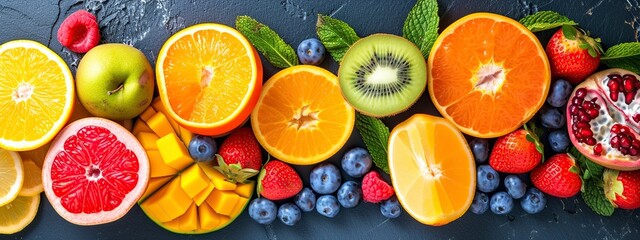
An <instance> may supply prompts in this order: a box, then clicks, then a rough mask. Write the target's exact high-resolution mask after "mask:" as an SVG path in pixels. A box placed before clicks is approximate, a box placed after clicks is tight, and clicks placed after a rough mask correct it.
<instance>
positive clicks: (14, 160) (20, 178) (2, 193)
mask: <svg viewBox="0 0 640 240" xmlns="http://www.w3.org/2000/svg"><path fill="white" fill-rule="evenodd" d="M23 182H24V170H23V169H22V159H21V158H20V155H18V153H16V152H13V151H8V150H4V149H2V148H0V206H4V205H5V204H7V203H9V202H11V201H13V199H15V198H16V197H17V196H18V193H19V192H20V189H21V188H22V183H23Z"/></svg>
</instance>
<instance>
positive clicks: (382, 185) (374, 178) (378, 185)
mask: <svg viewBox="0 0 640 240" xmlns="http://www.w3.org/2000/svg"><path fill="white" fill-rule="evenodd" d="M393 193H394V192H393V188H392V187H391V186H389V184H388V183H387V182H385V181H384V180H382V178H381V177H380V173H378V172H376V171H371V172H369V173H367V174H366V175H364V178H362V199H364V200H365V201H367V202H370V203H378V202H381V201H384V200H387V199H389V198H391V196H393Z"/></svg>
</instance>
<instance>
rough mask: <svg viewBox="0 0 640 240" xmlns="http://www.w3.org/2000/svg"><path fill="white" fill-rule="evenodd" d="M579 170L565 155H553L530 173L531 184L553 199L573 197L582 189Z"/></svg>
mask: <svg viewBox="0 0 640 240" xmlns="http://www.w3.org/2000/svg"><path fill="white" fill-rule="evenodd" d="M579 172H580V171H579V168H578V166H577V165H576V161H575V159H574V158H573V157H572V156H571V155H569V154H567V153H558V154H556V155H553V156H552V157H551V158H549V159H548V160H547V161H545V162H544V163H542V164H541V165H539V166H537V167H536V168H535V169H533V171H531V174H530V176H529V177H530V178H531V183H533V185H534V186H536V187H537V188H538V189H540V191H542V192H544V193H546V194H549V195H551V196H554V197H559V198H568V197H573V196H575V195H576V194H578V192H580V189H581V188H582V178H580V174H579Z"/></svg>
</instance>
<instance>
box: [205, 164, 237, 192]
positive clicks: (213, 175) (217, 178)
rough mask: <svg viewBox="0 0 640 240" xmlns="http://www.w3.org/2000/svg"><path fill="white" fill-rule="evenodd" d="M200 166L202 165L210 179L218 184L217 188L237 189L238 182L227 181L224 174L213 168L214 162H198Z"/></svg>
mask: <svg viewBox="0 0 640 240" xmlns="http://www.w3.org/2000/svg"><path fill="white" fill-rule="evenodd" d="M198 166H200V168H201V169H202V171H204V173H205V174H207V176H208V177H209V179H211V182H213V184H214V185H215V186H216V189H218V190H223V191H226V190H234V189H236V184H235V183H231V182H227V181H225V180H224V179H225V177H224V175H222V173H220V172H218V170H215V169H214V168H213V163H212V162H207V163H204V162H198Z"/></svg>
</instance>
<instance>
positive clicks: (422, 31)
mask: <svg viewBox="0 0 640 240" xmlns="http://www.w3.org/2000/svg"><path fill="white" fill-rule="evenodd" d="M439 24H440V17H438V1H436V0H418V1H417V2H416V5H414V6H413V8H412V9H411V11H409V15H408V16H407V19H406V20H405V21H404V26H403V27H402V36H403V37H405V38H406V39H408V40H409V41H411V42H413V43H415V44H416V46H418V48H419V49H420V51H421V52H422V56H424V58H425V59H427V58H428V57H429V52H430V51H431V47H432V46H433V43H434V42H435V41H436V38H438V25H439Z"/></svg>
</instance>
